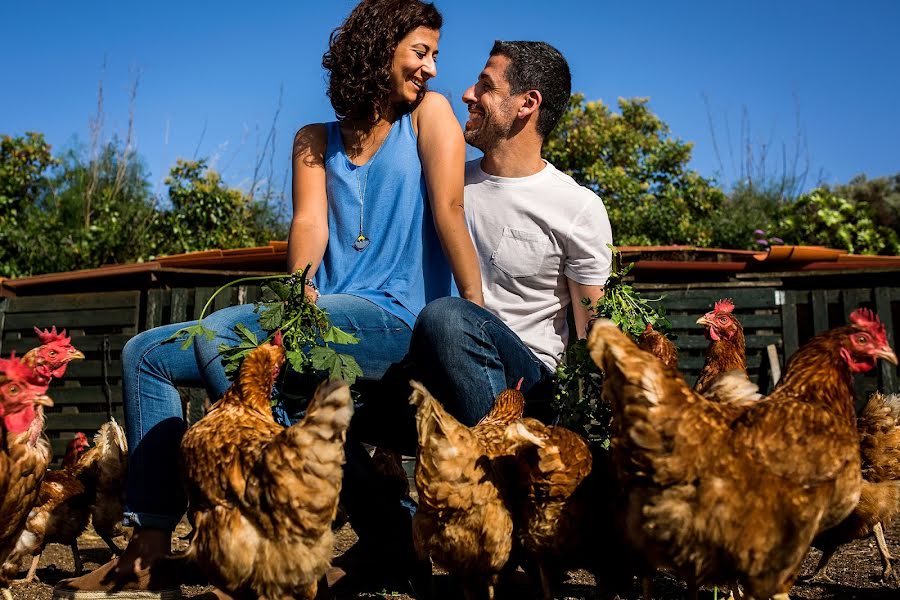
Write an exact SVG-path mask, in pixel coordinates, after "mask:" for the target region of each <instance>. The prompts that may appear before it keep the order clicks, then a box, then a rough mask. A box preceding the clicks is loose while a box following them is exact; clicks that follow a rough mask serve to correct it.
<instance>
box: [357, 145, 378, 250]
mask: <svg viewBox="0 0 900 600" xmlns="http://www.w3.org/2000/svg"><path fill="white" fill-rule="evenodd" d="M379 149H380V148H379ZM372 158H373V159H374V158H375V157H374V156H373V157H372ZM371 166H372V161H371V160H370V161H369V165H368V166H367V167H366V181H365V185H362V184H361V183H360V182H359V172H360V170H361V169H360V168H357V169H356V191H357V192H358V193H359V235H358V236H357V238H356V241H354V242H353V249H354V250H356V251H357V252H362V251H363V250H365V249H366V248H368V247H369V244H370V243H371V241H372V240H370V239H369V238H367V237H366V234H364V233H363V210H364V208H365V203H366V188H368V187H369V170H370V168H371Z"/></svg>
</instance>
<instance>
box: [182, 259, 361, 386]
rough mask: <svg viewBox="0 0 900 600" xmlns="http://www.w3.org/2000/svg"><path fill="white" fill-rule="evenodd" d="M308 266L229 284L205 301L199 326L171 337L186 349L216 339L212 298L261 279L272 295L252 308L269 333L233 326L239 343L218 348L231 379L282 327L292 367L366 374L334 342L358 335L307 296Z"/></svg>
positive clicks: (336, 375)
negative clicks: (207, 323) (210, 320)
mask: <svg viewBox="0 0 900 600" xmlns="http://www.w3.org/2000/svg"><path fill="white" fill-rule="evenodd" d="M309 268H310V266H309V265H307V267H306V269H304V270H303V271H297V272H295V273H293V274H291V275H263V276H257V277H243V278H241V279H237V280H235V281H232V282H230V283H227V284H225V285H224V286H222V287H220V288H219V289H218V290H216V292H215V293H214V294H213V295H212V296H211V297H210V299H209V300H208V301H207V302H206V305H204V307H203V310H202V311H201V313H200V318H199V319H198V320H197V323H196V324H195V325H191V326H188V327H184V328H182V329H179V330H178V331H176V332H175V333H174V334H173V335H172V337H171V338H169V339H170V340H180V341H181V348H182V349H183V350H186V349H187V348H190V346H191V344H192V343H193V341H194V338H195V337H197V336H203V337H205V338H206V339H209V340H211V339H214V338H215V332H213V331H212V330H211V329H209V328H207V327H204V326H203V317H204V316H205V315H206V311H207V310H208V309H209V307H210V306H211V304H212V301H213V298H215V297H216V295H218V294H219V293H220V292H221V291H222V290H224V289H226V288H228V287H230V286H233V285H236V284H239V283H244V282H247V281H260V282H262V283H261V287H262V290H263V296H264V297H267V298H269V300H267V301H264V302H259V303H256V305H255V308H254V312H256V313H257V314H259V324H260V326H261V327H262V329H263V330H265V332H266V336H265V337H264V338H263V339H262V340H260V339H258V337H257V336H256V335H255V334H254V333H253V332H252V331H250V330H249V329H248V328H247V327H246V326H244V325H243V324H240V323H239V324H238V325H236V326H235V327H234V332H235V334H236V335H237V337H238V339H239V340H240V341H239V343H238V344H237V345H236V346H229V345H228V344H220V345H219V348H218V349H219V353H220V354H221V355H222V361H223V363H224V364H225V374H226V375H227V376H228V377H229V379H234V377H235V375H236V374H237V372H238V370H239V369H240V365H241V362H242V361H243V360H244V358H245V357H246V356H247V355H248V354H249V353H250V352H251V351H252V350H253V349H254V348H256V347H257V346H259V345H260V344H263V343H265V342H268V341H270V340H272V339H273V338H274V337H275V332H276V331H281V337H282V344H284V349H285V357H286V358H287V361H288V363H289V364H290V366H291V368H292V369H293V370H294V371H296V372H297V373H300V374H310V373H317V374H320V375H327V376H328V377H329V378H331V379H343V380H344V381H346V382H347V383H349V384H351V385H352V384H353V383H354V382H355V381H356V379H357V378H358V377H360V376H362V374H363V372H362V369H360V367H359V364H358V363H357V362H356V360H355V359H354V358H353V357H352V356H350V355H349V354H343V353H340V352H338V351H337V350H335V349H334V348H333V347H332V346H331V345H332V344H338V345H344V344H356V343H358V342H359V339H358V338H356V337H355V336H353V335H351V334H349V333H347V332H345V331H342V330H341V329H340V328H338V327H335V326H334V325H332V324H331V320H330V319H329V318H328V313H327V312H325V311H324V310H323V309H322V308H320V307H319V306H317V305H316V304H315V303H314V302H311V301H310V300H309V299H308V298H307V296H306V281H307V279H306V275H307V273H309Z"/></svg>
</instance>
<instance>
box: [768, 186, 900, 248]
mask: <svg viewBox="0 0 900 600" xmlns="http://www.w3.org/2000/svg"><path fill="white" fill-rule="evenodd" d="M770 230H771V231H773V232H777V233H778V236H779V237H781V238H782V239H784V241H785V242H786V243H788V244H811V245H820V246H828V247H830V248H841V249H844V250H847V251H849V252H852V253H855V254H892V255H896V254H900V237H898V235H897V233H896V232H895V231H894V230H893V229H891V228H890V227H886V226H884V225H882V224H881V223H880V222H879V220H878V216H877V214H876V211H875V207H873V205H872V204H870V203H868V202H865V201H859V200H857V199H854V198H853V197H849V198H848V197H844V196H842V195H840V194H838V193H837V191H833V190H831V189H829V188H828V187H821V188H818V189H815V190H813V191H812V192H810V193H808V194H804V195H802V196H800V198H798V199H797V201H796V202H794V203H790V204H788V205H786V206H785V210H784V211H783V214H782V215H781V217H780V218H778V219H777V222H776V223H775V224H774V226H773V227H771V228H770Z"/></svg>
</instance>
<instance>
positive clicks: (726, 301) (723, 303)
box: [713, 298, 734, 313]
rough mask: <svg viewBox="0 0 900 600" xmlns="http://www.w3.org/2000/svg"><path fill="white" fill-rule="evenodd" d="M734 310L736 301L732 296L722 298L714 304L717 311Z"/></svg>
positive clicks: (714, 309) (727, 311)
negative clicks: (732, 299)
mask: <svg viewBox="0 0 900 600" xmlns="http://www.w3.org/2000/svg"><path fill="white" fill-rule="evenodd" d="M733 310H734V302H732V301H731V298H722V299H721V300H719V301H718V302H716V304H715V306H713V311H715V312H724V313H730V312H732V311H733Z"/></svg>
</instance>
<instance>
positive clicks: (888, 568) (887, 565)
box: [872, 522, 900, 583]
mask: <svg viewBox="0 0 900 600" xmlns="http://www.w3.org/2000/svg"><path fill="white" fill-rule="evenodd" d="M872 532H873V533H874V534H875V542H876V543H877V544H878V552H879V554H881V566H882V568H883V569H884V570H883V571H882V573H881V576H882V577H883V578H884V579H887V578H888V577H893V578H894V581H895V582H897V583H900V576H898V575H897V572H896V571H894V566H893V564H891V561H892V560H894V557H893V556H891V551H890V550H888V547H887V542H886V541H885V539H884V527H883V526H882V525H881V522H878V523H875V527H873V528H872Z"/></svg>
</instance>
